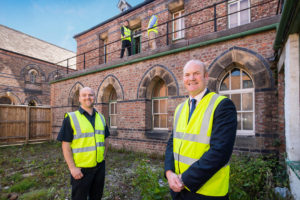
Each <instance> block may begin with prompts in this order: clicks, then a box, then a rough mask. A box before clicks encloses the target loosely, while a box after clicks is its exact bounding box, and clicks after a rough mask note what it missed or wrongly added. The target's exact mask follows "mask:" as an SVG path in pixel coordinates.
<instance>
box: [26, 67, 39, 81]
mask: <svg viewBox="0 0 300 200" xmlns="http://www.w3.org/2000/svg"><path fill="white" fill-rule="evenodd" d="M28 75H29V81H30V83H33V84H34V83H36V78H37V76H38V72H37V71H36V70H35V69H31V70H29V71H28Z"/></svg>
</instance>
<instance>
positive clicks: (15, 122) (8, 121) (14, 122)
mask: <svg viewBox="0 0 300 200" xmlns="http://www.w3.org/2000/svg"><path fill="white" fill-rule="evenodd" d="M17 123H26V121H24V120H2V121H0V124H17Z"/></svg>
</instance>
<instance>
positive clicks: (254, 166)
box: [0, 142, 288, 200]
mask: <svg viewBox="0 0 300 200" xmlns="http://www.w3.org/2000/svg"><path fill="white" fill-rule="evenodd" d="M0 176H1V179H0V200H4V199H8V198H7V197H8V196H9V195H13V194H14V195H18V199H21V200H40V199H43V200H44V199H45V200H50V199H51V200H53V199H57V200H61V199H70V175H69V172H68V169H67V165H66V164H65V162H64V159H63V156H62V153H61V146H60V143H56V142H51V143H43V144H36V145H24V146H15V147H5V148H0ZM275 187H288V179H287V176H286V169H285V165H284V162H281V161H278V160H276V159H275V158H271V157H255V158H254V157H249V156H233V158H232V160H231V176H230V199H231V200H236V199H243V200H247V199H251V200H252V199H263V200H265V199H272V200H273V199H280V198H279V197H277V196H276V195H275V194H274V192H273V191H274V188H275ZM103 199H104V200H123V199H124V200H125V199H126V200H127V199H129V200H141V199H142V200H156V199H162V200H168V199H171V198H170V196H169V189H168V183H167V181H166V180H165V179H164V176H163V157H162V156H159V155H157V154H151V155H149V154H144V153H134V152H129V151H125V150H113V149H110V151H109V152H108V155H107V159H106V180H105V188H104V197H103Z"/></svg>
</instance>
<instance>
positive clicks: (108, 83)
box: [97, 74, 124, 103]
mask: <svg viewBox="0 0 300 200" xmlns="http://www.w3.org/2000/svg"><path fill="white" fill-rule="evenodd" d="M112 88H114V89H115V91H116V95H117V101H121V100H123V99H124V91H123V87H122V85H121V83H120V81H119V80H118V79H117V77H115V76H114V75H112V74H110V75H107V76H106V77H105V78H104V79H103V81H102V82H101V83H100V85H99V87H98V91H97V103H108V102H109V97H110V92H111V89H112Z"/></svg>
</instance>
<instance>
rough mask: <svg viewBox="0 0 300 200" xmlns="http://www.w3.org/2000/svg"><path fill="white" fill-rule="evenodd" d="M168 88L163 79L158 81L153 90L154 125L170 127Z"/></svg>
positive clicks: (158, 127) (159, 127) (156, 127)
mask: <svg viewBox="0 0 300 200" xmlns="http://www.w3.org/2000/svg"><path fill="white" fill-rule="evenodd" d="M167 93H168V90H167V87H166V84H165V83H164V81H163V80H161V79H160V80H159V81H157V83H156V84H155V86H154V88H153V91H152V127H153V129H167V128H168V123H167V119H168V94H167Z"/></svg>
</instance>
